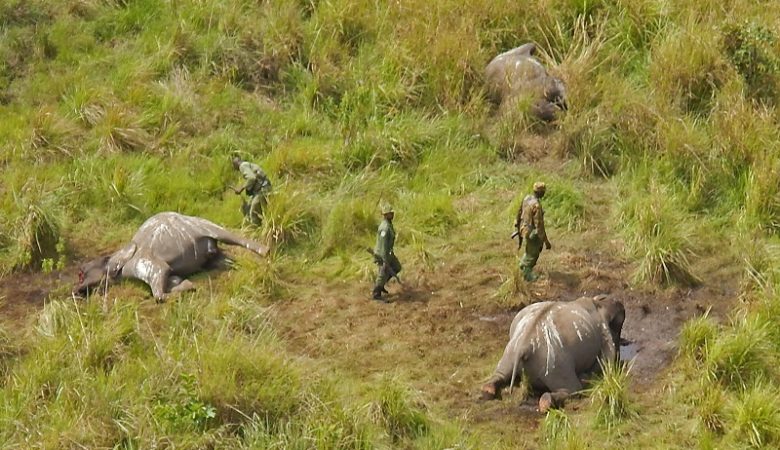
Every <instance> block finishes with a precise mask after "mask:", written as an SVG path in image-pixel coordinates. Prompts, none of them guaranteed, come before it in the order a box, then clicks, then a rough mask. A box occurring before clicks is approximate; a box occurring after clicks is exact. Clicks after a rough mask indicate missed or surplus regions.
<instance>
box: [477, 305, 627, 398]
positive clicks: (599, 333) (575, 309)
mask: <svg viewBox="0 0 780 450" xmlns="http://www.w3.org/2000/svg"><path fill="white" fill-rule="evenodd" d="M625 315H626V314H625V308H624V307H623V304H622V303H621V302H619V301H617V300H614V299H611V298H609V297H607V296H596V297H592V298H590V297H581V298H578V299H577V300H574V301H571V302H541V303H535V304H532V305H529V306H527V307H525V308H523V309H522V310H520V312H518V313H517V315H516V316H515V318H514V320H513V321H512V326H511V328H510V331H509V343H508V344H507V346H506V349H505V350H504V355H503V356H502V357H501V360H500V361H499V363H498V366H497V367H496V370H495V373H494V374H493V376H492V377H491V378H490V380H489V381H488V383H487V384H485V385H484V386H482V396H483V398H486V399H490V398H496V397H499V396H500V392H501V389H502V388H504V387H506V386H507V385H509V386H510V388H511V386H513V385H514V384H516V383H517V381H518V378H519V377H520V375H521V374H525V376H526V377H528V381H529V383H530V384H531V386H532V387H533V388H535V389H538V390H542V391H545V394H544V395H542V398H541V400H540V410H542V411H545V410H546V409H547V408H549V407H550V406H551V405H552V404H561V403H562V402H563V400H564V399H565V398H566V397H568V396H569V395H571V394H573V393H575V392H577V391H580V390H582V383H581V382H580V378H579V376H580V375H581V374H584V373H588V372H592V371H596V370H598V369H599V364H600V361H607V360H617V359H618V358H619V350H620V332H621V330H622V328H623V321H624V320H625Z"/></svg>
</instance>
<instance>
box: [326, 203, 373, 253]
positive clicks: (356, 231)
mask: <svg viewBox="0 0 780 450" xmlns="http://www.w3.org/2000/svg"><path fill="white" fill-rule="evenodd" d="M376 222H377V218H376V213H375V211H374V208H373V205H372V204H371V203H370V202H368V201H366V200H365V199H360V198H352V199H346V198H345V199H342V200H338V201H336V202H335V203H334V204H333V206H331V207H330V208H328V212H327V216H326V218H325V220H324V223H323V225H322V246H321V252H322V256H329V255H331V254H333V253H334V252H335V251H337V250H344V249H347V248H349V247H350V246H351V245H354V244H355V242H357V241H363V242H371V240H370V239H368V236H369V235H370V233H371V231H372V230H373V229H374V228H375V227H376V225H377V224H376Z"/></svg>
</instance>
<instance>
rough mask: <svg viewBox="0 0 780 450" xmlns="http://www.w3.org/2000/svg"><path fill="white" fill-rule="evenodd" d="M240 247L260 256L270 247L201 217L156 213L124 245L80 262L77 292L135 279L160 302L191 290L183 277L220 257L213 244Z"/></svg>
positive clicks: (86, 292)
mask: <svg viewBox="0 0 780 450" xmlns="http://www.w3.org/2000/svg"><path fill="white" fill-rule="evenodd" d="M218 242H222V243H224V244H228V245H239V246H241V247H244V248H246V249H248V250H251V251H253V252H255V253H257V254H259V255H265V254H266V253H268V247H266V246H264V245H262V244H259V243H257V242H254V241H251V240H248V239H244V238H242V237H241V236H238V235H236V234H234V233H231V232H230V231H228V230H226V229H224V228H222V227H221V226H219V225H217V224H215V223H213V222H209V221H208V220H206V219H202V218H200V217H192V216H185V215H183V214H178V213H175V212H163V213H159V214H155V215H154V216H152V217H150V218H149V219H147V220H146V222H144V223H143V224H142V225H141V227H140V228H139V229H138V231H137V232H136V233H135V236H133V239H132V240H131V241H130V243H128V244H127V245H126V246H125V247H123V248H122V249H120V250H119V251H117V252H116V253H114V254H112V255H110V256H103V257H100V258H97V259H94V260H92V261H90V262H88V263H86V264H84V265H82V266H81V270H80V272H79V282H78V284H77V285H76V287H75V288H74V289H73V293H74V294H76V295H86V294H88V293H89V291H91V290H94V289H95V288H97V287H99V286H100V285H102V284H106V283H107V282H109V283H112V282H115V281H117V280H119V279H121V278H136V279H138V280H141V281H143V282H144V283H146V284H148V285H149V287H151V288H152V295H154V297H155V298H156V299H158V300H162V299H164V298H165V297H167V296H168V294H169V293H173V292H182V291H186V290H189V289H193V288H194V286H193V284H192V283H191V282H190V281H189V280H185V279H183V277H186V276H187V275H190V274H193V273H195V272H200V271H201V270H203V269H204V268H207V267H208V265H209V264H211V263H213V262H214V261H215V260H217V259H219V258H220V257H221V256H222V253H221V251H220V249H219V248H218V247H217V243H218Z"/></svg>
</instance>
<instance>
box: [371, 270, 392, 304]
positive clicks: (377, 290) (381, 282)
mask: <svg viewBox="0 0 780 450" xmlns="http://www.w3.org/2000/svg"><path fill="white" fill-rule="evenodd" d="M389 278H390V275H389V274H388V273H387V270H386V269H385V266H384V265H380V266H379V273H378V274H377V276H376V282H375V283H374V290H373V291H372V293H371V297H372V298H373V299H374V300H381V299H382V292H387V291H386V290H385V283H387V280H388V279H389Z"/></svg>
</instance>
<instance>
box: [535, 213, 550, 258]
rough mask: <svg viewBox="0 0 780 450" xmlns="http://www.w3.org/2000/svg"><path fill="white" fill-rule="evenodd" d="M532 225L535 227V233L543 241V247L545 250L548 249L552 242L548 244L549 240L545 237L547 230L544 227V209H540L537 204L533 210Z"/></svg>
mask: <svg viewBox="0 0 780 450" xmlns="http://www.w3.org/2000/svg"><path fill="white" fill-rule="evenodd" d="M534 226H535V227H536V233H537V235H538V236H539V238H540V239H541V240H542V242H544V247H545V248H546V249H547V250H550V249H551V248H552V244H550V240H549V239H547V231H546V230H545V229H544V211H543V210H542V207H541V205H539V206H537V207H536V210H535V211H534Z"/></svg>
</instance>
